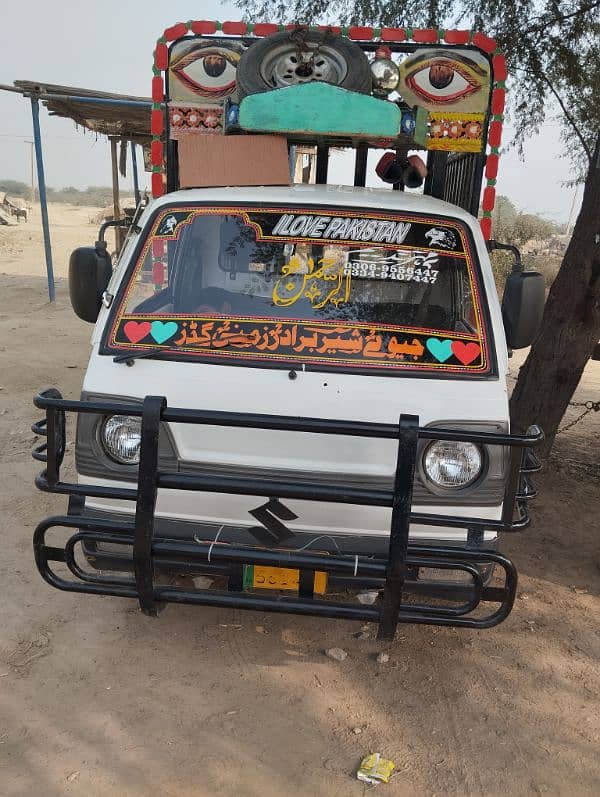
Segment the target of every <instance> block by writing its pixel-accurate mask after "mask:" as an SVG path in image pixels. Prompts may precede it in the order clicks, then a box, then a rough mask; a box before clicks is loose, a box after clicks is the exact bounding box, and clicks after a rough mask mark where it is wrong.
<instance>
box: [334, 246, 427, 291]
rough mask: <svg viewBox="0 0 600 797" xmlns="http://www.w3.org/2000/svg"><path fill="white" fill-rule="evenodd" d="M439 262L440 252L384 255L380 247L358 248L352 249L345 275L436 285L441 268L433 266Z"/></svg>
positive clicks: (416, 251) (355, 277)
mask: <svg viewBox="0 0 600 797" xmlns="http://www.w3.org/2000/svg"><path fill="white" fill-rule="evenodd" d="M438 262H439V259H438V255H437V253H436V252H419V251H418V250H416V249H415V250H413V251H412V252H395V253H394V254H390V255H385V256H382V255H381V254H380V253H379V252H378V251H377V250H370V249H362V250H361V249H357V250H355V251H350V252H348V263H347V264H346V265H345V266H344V274H348V275H350V276H351V277H353V278H354V279H369V280H400V281H401V282H402V281H406V282H410V281H413V282H429V283H431V284H433V283H434V282H435V281H436V279H437V276H438V274H439V270H438V269H435V268H432V266H437V265H438Z"/></svg>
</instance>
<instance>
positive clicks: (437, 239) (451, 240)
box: [425, 227, 457, 249]
mask: <svg viewBox="0 0 600 797" xmlns="http://www.w3.org/2000/svg"><path fill="white" fill-rule="evenodd" d="M425 238H427V240H428V241H429V243H430V245H431V246H441V247H442V248H443V249H456V245H457V243H456V236H455V235H454V233H453V232H452V231H451V230H440V229H439V228H438V227H432V228H431V229H430V230H427V232H426V233H425Z"/></svg>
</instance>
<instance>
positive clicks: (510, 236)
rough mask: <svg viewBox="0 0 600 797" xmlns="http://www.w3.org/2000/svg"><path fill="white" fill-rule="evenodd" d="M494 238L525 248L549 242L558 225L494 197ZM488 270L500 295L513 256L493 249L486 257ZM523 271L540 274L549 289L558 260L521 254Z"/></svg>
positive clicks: (554, 256)
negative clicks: (491, 270) (492, 274)
mask: <svg viewBox="0 0 600 797" xmlns="http://www.w3.org/2000/svg"><path fill="white" fill-rule="evenodd" d="M492 219H493V230H494V238H495V239H496V240H497V241H500V243H505V244H513V245H514V246H517V247H522V246H525V244H527V243H529V242H530V241H543V242H545V243H549V242H550V239H551V238H552V236H554V235H556V234H557V233H558V232H560V229H559V227H558V225H556V224H555V223H554V222H552V221H548V219H544V218H543V217H542V216H536V215H535V214H533V213H523V212H522V211H519V210H517V208H516V207H515V206H514V204H513V203H512V202H511V200H510V199H509V198H508V197H506V196H502V195H500V196H498V197H496V205H495V207H494V211H493V213H492ZM490 260H491V261H492V269H493V272H494V278H495V280H496V287H497V288H498V292H499V293H501V292H502V290H503V288H504V282H505V280H506V277H507V276H508V275H509V274H510V271H511V269H512V265H513V257H512V255H511V254H509V253H507V252H502V251H500V250H497V251H495V252H492V254H491V256H490ZM523 264H524V266H525V268H532V269H534V270H536V271H541V272H542V273H543V275H544V277H545V280H546V285H547V286H549V285H550V284H551V282H552V280H553V279H554V277H555V276H556V273H557V271H558V267H559V265H560V258H559V257H557V256H556V255H550V254H544V255H530V254H524V255H523Z"/></svg>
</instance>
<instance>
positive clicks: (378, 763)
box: [356, 753, 396, 786]
mask: <svg viewBox="0 0 600 797" xmlns="http://www.w3.org/2000/svg"><path fill="white" fill-rule="evenodd" d="M395 766H396V765H395V764H394V762H393V761H389V760H388V759H387V758H382V756H381V753H370V754H369V755H368V756H365V757H364V758H363V760H362V761H361V762H360V767H359V768H358V772H357V773H356V777H357V778H358V780H362V781H363V782H364V783H371V784H372V785H373V786H376V785H377V784H378V783H388V782H389V779H390V778H391V776H392V772H393V770H394V767H395Z"/></svg>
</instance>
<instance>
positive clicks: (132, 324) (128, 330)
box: [123, 321, 151, 343]
mask: <svg viewBox="0 0 600 797" xmlns="http://www.w3.org/2000/svg"><path fill="white" fill-rule="evenodd" d="M150 329H151V324H150V322H149V321H128V322H127V323H126V324H125V326H124V327H123V332H124V333H125V337H126V338H127V340H129V341H130V342H131V343H139V342H140V340H143V339H144V338H145V337H146V335H149V334H150Z"/></svg>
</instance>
